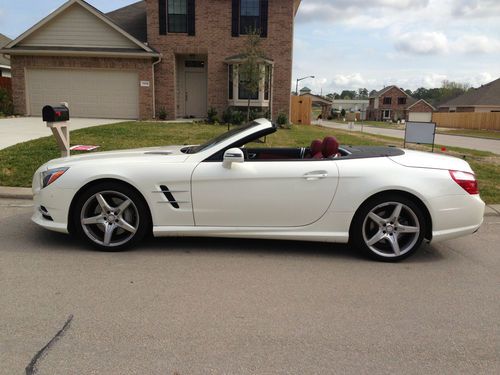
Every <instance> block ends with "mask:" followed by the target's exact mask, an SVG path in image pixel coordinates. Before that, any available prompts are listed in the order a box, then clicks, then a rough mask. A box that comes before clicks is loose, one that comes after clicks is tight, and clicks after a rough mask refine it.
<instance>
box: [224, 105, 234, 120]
mask: <svg viewBox="0 0 500 375" xmlns="http://www.w3.org/2000/svg"><path fill="white" fill-rule="evenodd" d="M232 119H233V110H232V109H231V107H227V108H226V110H225V111H224V112H222V122H223V123H224V124H230V123H231V121H232Z"/></svg>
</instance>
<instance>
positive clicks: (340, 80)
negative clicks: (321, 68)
mask: <svg viewBox="0 0 500 375" xmlns="http://www.w3.org/2000/svg"><path fill="white" fill-rule="evenodd" d="M333 83H334V84H335V85H336V86H340V87H361V86H363V85H365V84H366V80H365V79H364V78H363V76H362V75H361V73H354V74H336V75H335V76H334V77H333Z"/></svg>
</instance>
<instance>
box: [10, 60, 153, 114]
mask: <svg viewBox="0 0 500 375" xmlns="http://www.w3.org/2000/svg"><path fill="white" fill-rule="evenodd" d="M11 64H12V97H13V101H14V111H15V113H19V114H26V113H27V108H26V82H25V81H26V77H25V71H26V69H30V68H31V69H33V68H42V69H43V68H72V69H110V70H136V71H137V72H138V74H139V80H141V81H152V80H153V77H152V69H151V64H152V61H151V60H150V59H121V58H101V57H52V56H47V57H45V56H16V55H13V56H12V57H11ZM138 90H140V92H139V116H140V118H141V119H149V118H151V117H152V116H153V91H152V90H153V89H152V85H151V87H138Z"/></svg>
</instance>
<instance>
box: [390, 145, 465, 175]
mask: <svg viewBox="0 0 500 375" xmlns="http://www.w3.org/2000/svg"><path fill="white" fill-rule="evenodd" d="M389 159H391V160H392V161H394V162H396V163H398V164H400V165H404V166H405V167H413V168H430V169H446V170H454V171H462V172H470V173H474V172H473V171H472V169H471V167H470V165H469V163H467V162H466V161H465V160H463V159H459V158H455V157H453V156H447V155H440V154H434V153H430V152H422V151H414V150H405V153H404V155H399V156H390V157H389Z"/></svg>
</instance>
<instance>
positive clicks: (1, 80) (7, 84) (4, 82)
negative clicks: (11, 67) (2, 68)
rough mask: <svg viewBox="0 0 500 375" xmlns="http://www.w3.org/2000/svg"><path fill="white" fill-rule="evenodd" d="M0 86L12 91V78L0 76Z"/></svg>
mask: <svg viewBox="0 0 500 375" xmlns="http://www.w3.org/2000/svg"><path fill="white" fill-rule="evenodd" d="M0 87H1V88H4V89H7V91H8V92H9V93H12V79H10V78H9V77H0Z"/></svg>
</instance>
